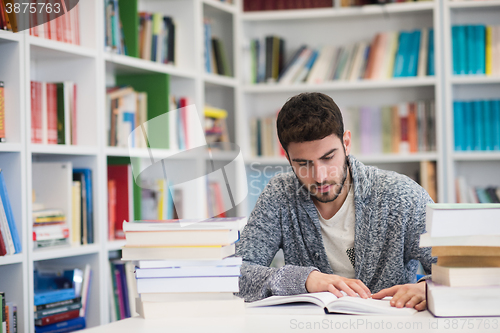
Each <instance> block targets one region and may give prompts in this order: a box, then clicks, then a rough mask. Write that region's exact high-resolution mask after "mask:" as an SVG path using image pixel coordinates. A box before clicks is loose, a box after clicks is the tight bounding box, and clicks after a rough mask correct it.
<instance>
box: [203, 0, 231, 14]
mask: <svg viewBox="0 0 500 333" xmlns="http://www.w3.org/2000/svg"><path fill="white" fill-rule="evenodd" d="M202 2H203V3H204V4H205V5H208V6H210V7H213V8H216V9H219V10H222V11H223V12H227V13H231V14H235V13H236V5H234V4H229V3H225V2H222V1H217V0H202Z"/></svg>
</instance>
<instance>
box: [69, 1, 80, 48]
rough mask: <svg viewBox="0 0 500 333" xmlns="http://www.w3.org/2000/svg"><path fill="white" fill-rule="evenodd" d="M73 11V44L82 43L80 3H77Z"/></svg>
mask: <svg viewBox="0 0 500 333" xmlns="http://www.w3.org/2000/svg"><path fill="white" fill-rule="evenodd" d="M71 12H73V20H72V21H73V24H72V30H73V38H72V39H73V41H72V43H73V44H76V45H80V5H79V4H78V3H77V4H76V5H75V7H73V9H72V10H71Z"/></svg>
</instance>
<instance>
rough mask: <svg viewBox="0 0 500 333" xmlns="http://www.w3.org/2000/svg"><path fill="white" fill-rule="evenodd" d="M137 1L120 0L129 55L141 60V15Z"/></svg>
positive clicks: (121, 16)
mask: <svg viewBox="0 0 500 333" xmlns="http://www.w3.org/2000/svg"><path fill="white" fill-rule="evenodd" d="M137 3H138V1H137V0H118V6H119V8H120V21H121V23H122V30H123V39H124V42H125V47H126V50H127V55H128V56H131V57H136V58H139V14H138V12H137Z"/></svg>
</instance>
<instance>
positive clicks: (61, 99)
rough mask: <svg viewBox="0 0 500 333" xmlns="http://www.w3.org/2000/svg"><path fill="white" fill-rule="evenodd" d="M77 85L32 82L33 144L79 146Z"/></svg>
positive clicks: (66, 82)
mask: <svg viewBox="0 0 500 333" xmlns="http://www.w3.org/2000/svg"><path fill="white" fill-rule="evenodd" d="M76 107H77V85H76V84H75V83H74V82H70V81H65V82H56V83H49V82H37V81H31V142H32V143H43V144H73V145H76V144H77V123H78V118H77V108H76Z"/></svg>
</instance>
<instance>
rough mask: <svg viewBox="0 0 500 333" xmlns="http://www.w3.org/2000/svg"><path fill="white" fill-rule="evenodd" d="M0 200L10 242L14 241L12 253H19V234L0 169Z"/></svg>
mask: <svg viewBox="0 0 500 333" xmlns="http://www.w3.org/2000/svg"><path fill="white" fill-rule="evenodd" d="M0 200H2V204H3V209H4V210H5V217H6V218H7V224H8V225H9V230H10V234H11V236H12V242H13V243H14V250H15V252H14V253H21V251H22V246H21V240H20V239H19V234H18V232H17V226H16V221H15V220H14V213H13V212H12V206H11V205H10V199H9V193H8V192H7V185H6V184H5V178H4V177H3V171H2V169H0Z"/></svg>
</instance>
